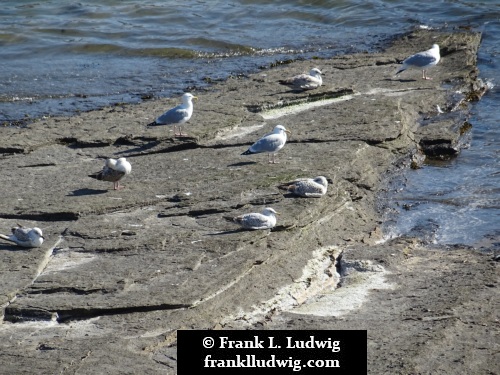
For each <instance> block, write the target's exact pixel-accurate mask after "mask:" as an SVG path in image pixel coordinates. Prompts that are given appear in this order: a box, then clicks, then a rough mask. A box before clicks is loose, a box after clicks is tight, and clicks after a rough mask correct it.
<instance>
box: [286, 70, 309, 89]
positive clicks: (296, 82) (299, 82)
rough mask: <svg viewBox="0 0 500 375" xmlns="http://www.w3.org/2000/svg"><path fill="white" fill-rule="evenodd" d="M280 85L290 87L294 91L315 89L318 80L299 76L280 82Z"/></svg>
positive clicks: (306, 75) (307, 76) (303, 75)
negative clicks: (294, 89)
mask: <svg viewBox="0 0 500 375" xmlns="http://www.w3.org/2000/svg"><path fill="white" fill-rule="evenodd" d="M280 83H281V84H283V85H287V86H291V87H293V88H296V89H306V88H316V87H318V80H317V79H316V78H314V77H311V76H310V75H308V74H300V75H298V76H295V77H293V78H289V79H286V80H282V81H280Z"/></svg>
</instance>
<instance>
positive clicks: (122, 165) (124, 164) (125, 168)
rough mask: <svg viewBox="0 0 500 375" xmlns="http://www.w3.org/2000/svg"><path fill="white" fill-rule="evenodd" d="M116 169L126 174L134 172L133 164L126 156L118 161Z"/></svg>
mask: <svg viewBox="0 0 500 375" xmlns="http://www.w3.org/2000/svg"><path fill="white" fill-rule="evenodd" d="M115 169H116V170H118V171H121V172H123V173H125V174H129V173H130V172H132V166H131V165H130V163H129V162H128V161H127V159H125V158H120V159H118V160H117V161H116V166H115Z"/></svg>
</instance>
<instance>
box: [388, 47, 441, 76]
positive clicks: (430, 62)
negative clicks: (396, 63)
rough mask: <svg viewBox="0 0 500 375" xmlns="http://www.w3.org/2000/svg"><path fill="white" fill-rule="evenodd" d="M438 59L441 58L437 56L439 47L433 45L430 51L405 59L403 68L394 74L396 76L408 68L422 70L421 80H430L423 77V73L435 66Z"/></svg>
mask: <svg viewBox="0 0 500 375" xmlns="http://www.w3.org/2000/svg"><path fill="white" fill-rule="evenodd" d="M440 59H441V56H440V54H439V46H438V45H437V44H433V45H432V48H431V49H429V50H427V51H423V52H419V53H416V54H414V55H412V56H410V57H408V58H407V59H405V60H404V61H403V66H402V67H401V69H399V70H398V71H397V72H396V75H398V74H399V73H401V72H403V71H405V70H406V69H408V68H418V69H422V79H432V78H431V77H427V76H426V75H425V71H426V70H427V69H429V68H432V67H433V66H435V65H436V64H437V63H438V62H439V60H440Z"/></svg>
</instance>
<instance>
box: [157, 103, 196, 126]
mask: <svg viewBox="0 0 500 375" xmlns="http://www.w3.org/2000/svg"><path fill="white" fill-rule="evenodd" d="M189 117H190V116H189V112H188V110H187V109H186V108H184V107H182V105H180V106H177V107H175V108H172V109H170V110H168V111H167V112H165V113H164V114H163V115H161V116H160V117H158V118H157V119H156V125H171V124H179V123H181V122H185V121H187V120H189Z"/></svg>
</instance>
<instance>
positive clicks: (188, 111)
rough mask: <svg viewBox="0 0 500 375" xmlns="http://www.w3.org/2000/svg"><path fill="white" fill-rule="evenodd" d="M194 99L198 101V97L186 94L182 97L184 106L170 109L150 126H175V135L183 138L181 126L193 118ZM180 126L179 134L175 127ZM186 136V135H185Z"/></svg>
mask: <svg viewBox="0 0 500 375" xmlns="http://www.w3.org/2000/svg"><path fill="white" fill-rule="evenodd" d="M193 99H198V97H196V96H194V95H192V94H190V93H188V92H187V93H185V94H184V95H182V104H179V105H178V106H177V107H174V108H172V109H169V110H168V111H167V112H165V113H164V114H163V115H161V116H160V117H158V118H157V119H156V120H155V121H153V122H152V123H150V124H148V126H157V125H173V126H174V135H179V137H181V136H182V130H181V125H182V124H184V123H185V122H188V121H189V119H190V118H191V116H192V115H193ZM176 125H178V126H179V134H177V133H176V132H175V126H176ZM184 135H185V134H184Z"/></svg>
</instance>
